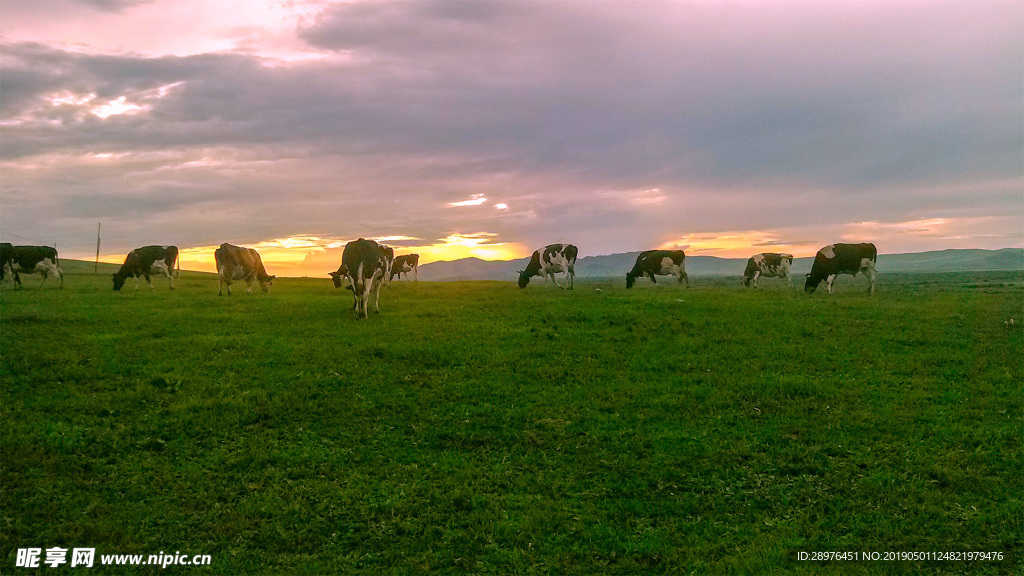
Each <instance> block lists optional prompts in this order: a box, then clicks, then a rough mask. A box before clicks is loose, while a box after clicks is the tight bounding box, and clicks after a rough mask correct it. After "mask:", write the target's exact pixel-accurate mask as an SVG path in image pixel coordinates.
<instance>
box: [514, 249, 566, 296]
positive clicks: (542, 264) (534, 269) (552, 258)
mask: <svg viewBox="0 0 1024 576" xmlns="http://www.w3.org/2000/svg"><path fill="white" fill-rule="evenodd" d="M577 253H578V251H577V249H576V247H575V246H573V245H572V244H551V245H549V246H545V247H544V249H543V250H537V251H535V252H534V253H533V257H531V258H530V263H529V264H527V265H526V269H525V270H520V271H519V287H520V288H526V285H527V284H529V283H530V278H533V277H534V276H543V277H544V279H545V280H547V279H550V280H551V282H553V283H554V284H555V286H558V287H559V288H568V289H569V290H572V286H573V283H574V281H575V279H576V270H575V267H576V254H577ZM556 272H563V273H564V274H565V281H566V284H567V286H562V285H561V284H559V283H558V281H557V280H555V273H556Z"/></svg>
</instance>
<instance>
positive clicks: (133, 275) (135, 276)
mask: <svg viewBox="0 0 1024 576" xmlns="http://www.w3.org/2000/svg"><path fill="white" fill-rule="evenodd" d="M132 278H135V291H136V292H138V291H139V275H138V274H132Z"/></svg>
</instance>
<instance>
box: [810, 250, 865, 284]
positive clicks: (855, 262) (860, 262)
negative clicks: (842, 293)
mask: <svg viewBox="0 0 1024 576" xmlns="http://www.w3.org/2000/svg"><path fill="white" fill-rule="evenodd" d="M877 259H878V250H877V249H876V248H875V245H874V244H829V245H828V246H825V247H824V248H822V249H821V250H818V253H817V254H815V255H814V263H813V264H812V265H811V272H810V274H808V275H807V281H806V282H805V283H804V291H805V292H809V293H811V294H813V293H814V290H815V289H817V288H818V284H821V281H822V280H825V284H826V285H827V286H828V293H829V294H832V283H833V282H835V280H836V276H838V275H839V274H849V275H851V276H856V275H857V274H858V273H863V274H864V275H865V276H867V278H868V294H874V293H875V278H877V277H878V274H877V273H876V272H875V261H876V260H877Z"/></svg>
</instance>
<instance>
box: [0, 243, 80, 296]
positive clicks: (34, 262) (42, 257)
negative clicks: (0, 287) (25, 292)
mask: <svg viewBox="0 0 1024 576" xmlns="http://www.w3.org/2000/svg"><path fill="white" fill-rule="evenodd" d="M8 246H10V248H9V249H8V252H9V254H10V258H9V259H8V260H4V262H3V263H2V264H0V265H2V266H3V267H5V268H7V271H8V272H10V273H11V275H12V276H14V285H15V287H21V277H20V276H18V272H28V273H29V274H34V273H36V272H38V273H39V274H41V275H42V276H43V281H42V282H40V284H39V285H40V286H42V285H43V284H45V283H46V279H47V278H48V277H49V275H50V274H53V275H54V276H56V277H57V280H59V281H60V287H61V288H63V287H64V274H63V273H62V272H61V270H60V261H59V260H58V259H57V249H56V248H53V247H52V246H13V245H10V244H8ZM4 248H6V247H4Z"/></svg>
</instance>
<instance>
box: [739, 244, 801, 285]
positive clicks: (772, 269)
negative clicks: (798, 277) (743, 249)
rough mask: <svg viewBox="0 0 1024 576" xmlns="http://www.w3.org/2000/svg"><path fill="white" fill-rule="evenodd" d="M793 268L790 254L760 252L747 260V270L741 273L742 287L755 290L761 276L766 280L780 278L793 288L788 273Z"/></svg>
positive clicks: (791, 279)
mask: <svg viewBox="0 0 1024 576" xmlns="http://www.w3.org/2000/svg"><path fill="white" fill-rule="evenodd" d="M792 266H793V255H792V254H779V253H777V252H762V253H760V254H754V255H753V256H751V257H750V259H748V260H747V269H746V270H744V271H743V280H742V281H743V286H745V287H747V288H750V287H751V286H753V287H754V288H757V279H758V278H760V277H761V276H765V277H767V278H781V279H783V280H785V281H786V282H788V283H789V287H790V288H792V287H793V278H792V277H790V275H789V271H790V268H791V267H792Z"/></svg>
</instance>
